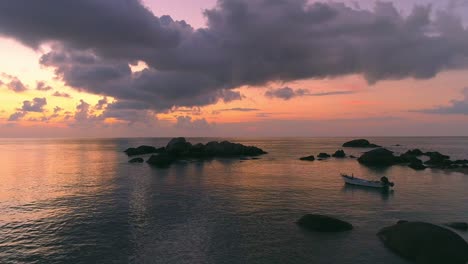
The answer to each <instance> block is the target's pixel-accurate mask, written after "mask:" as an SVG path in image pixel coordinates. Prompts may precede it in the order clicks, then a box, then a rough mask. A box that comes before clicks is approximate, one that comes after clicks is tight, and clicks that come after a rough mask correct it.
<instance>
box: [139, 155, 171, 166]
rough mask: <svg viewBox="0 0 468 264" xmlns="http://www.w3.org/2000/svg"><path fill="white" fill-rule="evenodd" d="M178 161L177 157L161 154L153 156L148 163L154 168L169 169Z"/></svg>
mask: <svg viewBox="0 0 468 264" xmlns="http://www.w3.org/2000/svg"><path fill="white" fill-rule="evenodd" d="M176 160H177V159H176V157H175V156H172V155H170V154H168V153H161V154H158V155H152V156H151V157H150V158H149V159H148V161H146V162H147V163H148V164H149V165H152V166H156V167H159V168H167V167H169V166H170V165H171V164H172V163H174V162H175V161H176Z"/></svg>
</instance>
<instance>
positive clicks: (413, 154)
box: [405, 149, 424, 157]
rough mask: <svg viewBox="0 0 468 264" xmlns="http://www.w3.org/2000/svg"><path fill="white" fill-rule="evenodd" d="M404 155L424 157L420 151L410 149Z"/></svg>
mask: <svg viewBox="0 0 468 264" xmlns="http://www.w3.org/2000/svg"><path fill="white" fill-rule="evenodd" d="M405 154H406V155H411V156H415V157H418V156H422V155H424V152H422V151H421V150H420V149H411V150H408V151H406V152H405Z"/></svg>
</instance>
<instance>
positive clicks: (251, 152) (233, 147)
mask: <svg viewBox="0 0 468 264" xmlns="http://www.w3.org/2000/svg"><path fill="white" fill-rule="evenodd" d="M205 154H206V155H208V156H213V157H214V156H217V157H233V156H259V155H263V154H266V152H265V151H263V150H262V149H260V148H257V147H253V146H244V145H242V144H237V143H231V142H229V141H223V142H216V141H212V142H209V143H207V144H206V145H205Z"/></svg>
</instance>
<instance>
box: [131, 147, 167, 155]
mask: <svg viewBox="0 0 468 264" xmlns="http://www.w3.org/2000/svg"><path fill="white" fill-rule="evenodd" d="M164 151H165V149H164V148H155V147H152V146H139V147H138V148H128V149H126V150H125V151H124V152H125V153H126V154H127V155H128V156H137V155H145V154H153V153H161V152H164Z"/></svg>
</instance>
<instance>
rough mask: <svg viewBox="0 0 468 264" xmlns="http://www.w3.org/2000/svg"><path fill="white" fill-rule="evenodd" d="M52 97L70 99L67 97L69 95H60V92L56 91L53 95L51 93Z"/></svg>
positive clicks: (69, 96)
mask: <svg viewBox="0 0 468 264" xmlns="http://www.w3.org/2000/svg"><path fill="white" fill-rule="evenodd" d="M52 96H55V97H64V98H72V97H71V95H69V94H67V93H61V92H58V91H56V92H55V93H53V94H52Z"/></svg>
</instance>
